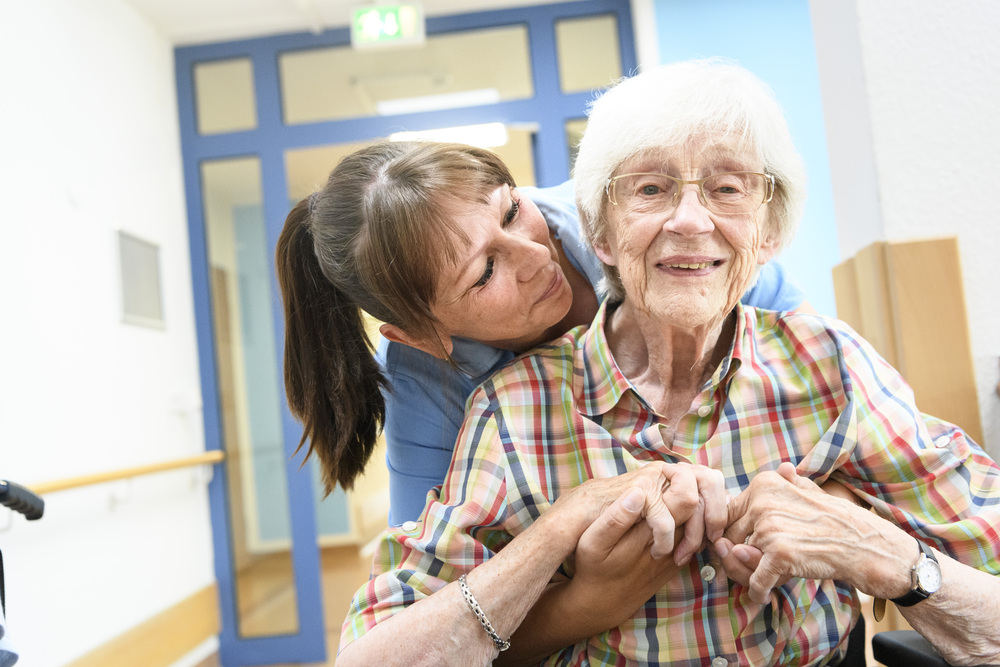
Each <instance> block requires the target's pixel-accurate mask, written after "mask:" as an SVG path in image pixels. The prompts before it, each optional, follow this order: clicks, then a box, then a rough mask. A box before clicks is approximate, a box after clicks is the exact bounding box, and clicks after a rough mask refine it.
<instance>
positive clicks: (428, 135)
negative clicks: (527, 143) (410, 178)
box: [389, 123, 507, 148]
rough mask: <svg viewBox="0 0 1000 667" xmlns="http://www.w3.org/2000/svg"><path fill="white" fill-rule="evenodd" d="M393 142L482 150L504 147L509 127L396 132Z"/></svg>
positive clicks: (499, 125)
mask: <svg viewBox="0 0 1000 667" xmlns="http://www.w3.org/2000/svg"><path fill="white" fill-rule="evenodd" d="M389 139H390V140H391V141H451V142H455V143H459V144H469V145H470V146H479V147H480V148H492V147H494V146H503V145H504V144H506V143H507V127H506V126H505V125H504V124H503V123H485V124H483V125H464V126H461V127H444V128H441V129H440V130H423V131H421V132H394V133H393V134H390V135H389Z"/></svg>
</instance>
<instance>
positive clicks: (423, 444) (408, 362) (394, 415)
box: [379, 341, 470, 526]
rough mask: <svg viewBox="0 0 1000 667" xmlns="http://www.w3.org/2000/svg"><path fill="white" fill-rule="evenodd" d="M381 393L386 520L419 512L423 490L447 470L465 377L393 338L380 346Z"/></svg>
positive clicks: (461, 413)
mask: <svg viewBox="0 0 1000 667" xmlns="http://www.w3.org/2000/svg"><path fill="white" fill-rule="evenodd" d="M379 361H380V362H381V363H382V367H383V370H384V372H385V373H386V377H387V378H388V380H389V383H390V385H391V390H390V391H387V392H385V393H384V396H385V412H386V414H385V426H384V430H383V434H384V436H385V441H386V466H387V467H388V469H389V523H390V525H394V526H398V525H399V524H401V523H403V522H404V521H412V520H415V519H418V518H419V517H420V513H421V512H422V511H423V509H424V503H425V501H426V497H427V492H428V491H430V490H431V489H432V488H434V487H435V486H438V485H440V484H441V483H442V482H443V481H444V478H445V475H446V474H447V472H448V467H449V466H450V464H451V456H452V453H453V451H454V449H455V440H456V438H457V437H458V431H459V429H460V428H461V425H462V420H463V418H464V416H465V400H466V398H467V397H468V394H469V391H470V390H468V389H466V388H465V387H464V385H465V384H466V382H467V381H466V380H465V379H464V378H463V376H462V375H461V374H460V373H458V372H457V371H456V370H455V369H454V368H452V367H451V366H450V365H449V364H447V363H446V362H442V361H441V360H439V359H435V358H434V357H431V356H430V355H428V354H425V353H423V352H420V351H419V350H414V349H413V348H409V347H406V346H405V345H399V344H397V343H386V342H385V341H383V342H382V344H381V345H380V346H379Z"/></svg>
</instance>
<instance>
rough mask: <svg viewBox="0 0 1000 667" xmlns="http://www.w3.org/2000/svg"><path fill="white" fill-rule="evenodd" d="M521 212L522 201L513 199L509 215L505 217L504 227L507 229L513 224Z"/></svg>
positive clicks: (508, 210)
mask: <svg viewBox="0 0 1000 667" xmlns="http://www.w3.org/2000/svg"><path fill="white" fill-rule="evenodd" d="M520 210H521V200H520V199H513V198H511V200H510V208H508V209H507V214H506V215H504V217H503V227H504V229H506V228H507V227H510V226H511V224H513V222H514V220H516V219H517V214H518V212H519V211H520Z"/></svg>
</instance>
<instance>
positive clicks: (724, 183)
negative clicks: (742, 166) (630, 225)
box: [611, 172, 768, 215]
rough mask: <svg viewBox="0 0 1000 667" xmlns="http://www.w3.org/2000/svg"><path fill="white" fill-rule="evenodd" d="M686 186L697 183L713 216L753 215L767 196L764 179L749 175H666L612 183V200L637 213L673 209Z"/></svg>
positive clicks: (632, 176) (635, 176) (638, 176)
mask: <svg viewBox="0 0 1000 667" xmlns="http://www.w3.org/2000/svg"><path fill="white" fill-rule="evenodd" d="M688 183H693V184H695V185H698V184H699V183H700V185H701V189H700V196H701V199H702V203H704V204H705V206H706V207H707V208H708V209H709V210H711V211H714V212H716V213H725V214H730V215H736V214H741V213H752V212H753V211H756V210H757V209H758V208H760V205H761V204H763V203H764V199H765V198H766V197H767V185H768V179H767V177H766V176H765V175H764V174H758V173H752V172H729V173H721V174H713V175H712V176H709V177H707V178H705V179H703V180H701V181H682V180H680V179H677V178H674V177H672V176H667V175H665V174H625V175H623V176H619V177H616V178H615V179H614V180H613V181H612V192H611V195H612V201H614V202H616V203H617V204H618V205H619V206H624V207H626V208H627V209H629V210H630V211H634V212H637V213H643V212H647V211H663V210H664V209H672V208H673V207H674V206H676V205H677V202H678V201H680V192H681V188H682V187H683V185H684V184H688Z"/></svg>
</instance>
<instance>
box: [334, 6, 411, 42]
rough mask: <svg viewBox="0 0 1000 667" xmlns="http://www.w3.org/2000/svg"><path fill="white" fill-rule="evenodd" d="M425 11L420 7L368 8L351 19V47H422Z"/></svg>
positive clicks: (359, 9) (355, 12)
mask: <svg viewBox="0 0 1000 667" xmlns="http://www.w3.org/2000/svg"><path fill="white" fill-rule="evenodd" d="M424 34H425V33H424V11H423V8H421V6H420V5H417V4H406V5H377V6H375V5H369V6H366V7H358V8H356V9H354V10H353V11H352V16H351V46H354V47H368V46H390V45H396V44H421V43H423V41H424Z"/></svg>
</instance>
